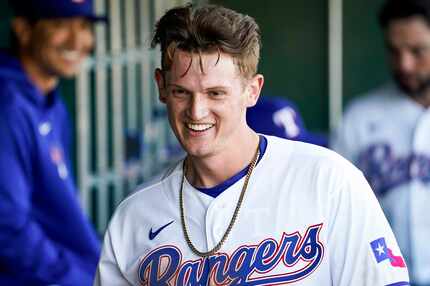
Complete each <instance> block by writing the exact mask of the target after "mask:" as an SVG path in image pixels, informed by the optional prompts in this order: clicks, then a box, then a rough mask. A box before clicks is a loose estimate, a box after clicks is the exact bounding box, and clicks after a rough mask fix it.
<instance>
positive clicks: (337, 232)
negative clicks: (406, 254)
mask: <svg viewBox="0 0 430 286" xmlns="http://www.w3.org/2000/svg"><path fill="white" fill-rule="evenodd" d="M348 169H351V170H347V171H345V173H344V177H343V180H342V184H341V185H340V187H339V188H337V189H336V191H335V192H333V193H332V194H331V195H332V196H331V198H330V200H331V205H332V208H331V209H332V210H331V214H330V221H331V223H330V224H329V229H328V245H329V247H328V249H329V259H330V265H332V266H333V267H332V270H331V271H332V277H333V282H334V284H333V285H350V286H354V285H357V286H388V285H393V286H394V285H397V286H401V285H409V277H408V270H407V267H406V264H405V260H404V259H403V257H402V254H401V253H400V249H399V247H398V245H397V242H396V239H395V237H394V235H393V232H392V231H391V228H390V226H389V224H388V222H387V220H386V218H385V216H384V214H383V212H382V210H381V207H380V206H379V203H378V201H377V200H376V197H375V196H374V194H373V192H372V190H371V188H370V186H369V185H368V183H367V181H366V180H365V178H364V176H363V175H362V173H361V172H360V171H358V170H357V169H356V168H354V167H352V166H351V167H350V168H348Z"/></svg>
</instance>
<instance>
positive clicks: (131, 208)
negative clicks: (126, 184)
mask: <svg viewBox="0 0 430 286" xmlns="http://www.w3.org/2000/svg"><path fill="white" fill-rule="evenodd" d="M181 163H182V160H181V161H179V162H176V163H175V164H174V165H172V166H171V167H168V168H166V169H165V170H164V171H163V172H161V173H160V174H158V175H156V176H155V177H154V178H153V179H151V180H149V182H147V183H144V184H143V185H141V186H139V187H138V188H137V190H136V191H135V192H133V193H131V194H130V195H129V196H128V197H126V198H125V199H124V200H123V201H122V202H121V203H120V204H119V206H118V207H117V209H116V210H115V213H114V216H113V218H112V221H111V224H123V223H124V222H125V221H128V218H133V217H136V216H139V217H140V216H141V214H145V213H146V214H148V213H152V214H155V213H158V212H160V211H162V210H163V208H169V207H170V206H171V204H172V203H173V200H174V199H175V197H174V193H175V190H174V188H173V187H172V186H178V184H179V183H178V182H180V179H181V174H182V171H181V170H182V164H181ZM144 217H148V216H147V215H144Z"/></svg>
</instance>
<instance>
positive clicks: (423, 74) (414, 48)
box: [386, 16, 430, 97]
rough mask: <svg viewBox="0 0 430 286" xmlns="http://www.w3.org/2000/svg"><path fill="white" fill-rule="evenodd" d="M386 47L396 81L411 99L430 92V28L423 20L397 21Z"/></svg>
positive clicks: (417, 18) (414, 18) (411, 18)
mask: <svg viewBox="0 0 430 286" xmlns="http://www.w3.org/2000/svg"><path fill="white" fill-rule="evenodd" d="M386 44H387V48H388V52H389V60H390V65H391V69H392V72H393V76H394V80H395V81H396V83H397V84H398V85H399V87H400V88H401V89H402V90H403V91H405V92H406V93H408V94H409V95H411V96H414V97H419V96H420V95H422V94H423V93H424V92H426V91H427V90H428V89H429V88H430V26H429V25H428V23H427V22H426V21H425V20H424V19H423V18H421V17H419V16H416V17H409V18H405V19H398V20H393V21H392V22H391V23H390V24H389V25H388V27H387V30H386Z"/></svg>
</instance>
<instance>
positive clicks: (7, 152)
mask: <svg viewBox="0 0 430 286" xmlns="http://www.w3.org/2000/svg"><path fill="white" fill-rule="evenodd" d="M16 113H17V112H16V111H14V112H9V110H6V112H5V111H4V110H1V111H0V138H1V140H0V244H1V247H0V265H1V268H2V271H1V272H2V273H11V274H12V275H13V276H15V277H20V278H21V279H22V280H23V281H31V284H32V285H47V284H53V283H57V284H60V285H62V286H65V285H91V283H92V280H93V276H92V274H91V273H87V271H86V270H84V269H81V268H80V267H79V265H82V264H83V262H82V261H80V260H79V258H78V257H76V255H75V254H74V253H73V252H71V251H70V250H68V249H66V248H64V247H62V246H61V245H59V244H57V243H56V242H55V241H54V240H52V239H50V238H49V237H47V235H46V234H45V232H44V230H43V229H42V228H41V227H40V225H39V224H38V222H37V220H35V219H34V212H33V210H32V192H33V187H32V183H31V182H32V176H33V175H34V171H35V170H34V169H33V168H34V167H33V164H32V163H31V161H32V160H33V159H34V157H33V154H32V152H31V149H32V146H31V144H30V142H31V141H29V140H28V136H29V135H28V134H23V133H22V131H20V130H21V129H20V128H21V127H22V124H25V123H24V122H25V121H24V120H23V118H22V116H18V115H16V116H15V115H14V114H16ZM78 235H79V234H78ZM6 275H7V274H6Z"/></svg>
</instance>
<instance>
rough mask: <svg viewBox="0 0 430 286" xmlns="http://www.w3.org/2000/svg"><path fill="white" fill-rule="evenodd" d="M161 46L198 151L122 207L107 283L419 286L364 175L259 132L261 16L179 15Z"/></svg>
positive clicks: (185, 142)
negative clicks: (251, 110)
mask: <svg viewBox="0 0 430 286" xmlns="http://www.w3.org/2000/svg"><path fill="white" fill-rule="evenodd" d="M158 44H160V46H161V59H162V63H161V68H159V69H157V70H156V71H155V79H156V81H157V84H158V89H159V98H160V100H161V102H163V103H164V104H165V105H166V107H167V111H168V117H169V121H170V125H171V127H172V129H173V131H174V133H175V135H176V137H177V138H178V140H179V142H180V143H181V145H182V147H183V148H184V150H185V151H186V153H187V155H186V157H185V158H184V159H183V160H181V161H180V162H178V163H177V164H176V165H175V166H174V167H172V168H170V169H169V170H167V171H166V172H165V174H164V176H163V177H162V178H161V179H160V180H159V181H158V182H156V183H153V184H152V185H150V186H147V187H145V188H143V189H141V190H138V191H137V192H135V193H134V194H133V195H131V196H129V197H128V198H127V199H125V200H124V201H123V202H122V203H121V205H120V206H119V207H118V209H117V210H116V212H115V214H114V216H113V218H112V220H111V222H110V224H109V227H108V230H107V232H106V234H105V239H104V247H103V250H102V256H101V259H100V261H99V265H98V270H97V274H96V278H95V283H94V285H96V286H97V285H104V286H107V285H115V286H118V285H150V286H155V285H285V284H291V285H305V286H306V285H318V286H320V285H345V286H346V285H348V286H351V285H357V286H358V285H359V286H363V285H368V286H375V285H381V286H385V285H409V282H408V281H409V278H408V272H407V268H406V265H405V263H404V261H403V258H402V255H401V253H400V250H399V248H398V246H397V242H396V240H395V238H394V235H393V233H392V231H391V229H390V227H389V225H388V223H387V221H386V219H385V217H384V215H383V212H382V210H381V208H380V207H379V205H378V202H377V200H376V198H375V196H374V195H373V192H372V191H371V189H370V187H369V186H368V184H367V183H366V180H365V179H364V177H363V176H362V174H361V173H360V171H358V170H357V169H356V168H355V167H353V165H352V164H350V163H348V162H347V161H346V160H344V159H342V158H341V157H340V156H339V155H337V154H336V153H334V152H332V151H329V150H327V149H324V148H321V147H317V146H314V145H310V144H306V143H301V142H294V141H290V140H287V139H281V138H278V137H272V136H265V135H261V134H257V133H255V132H254V131H252V129H250V128H249V127H248V125H247V123H246V110H247V108H248V107H251V106H253V105H255V103H256V102H257V100H258V97H259V94H260V90H261V88H262V86H263V81H264V79H263V76H262V75H261V74H258V73H257V65H258V61H259V54H260V45H261V44H260V30H259V27H258V25H257V24H256V22H255V20H254V19H253V18H251V17H250V16H246V15H243V14H240V13H238V12H235V11H233V10H230V9H227V8H224V7H221V6H212V5H204V6H193V5H186V6H180V7H176V8H173V9H171V10H169V11H167V12H166V14H165V15H164V16H163V17H162V18H161V19H160V20H159V21H158V23H157V25H156V29H155V33H154V37H153V41H152V45H153V46H156V45H158Z"/></svg>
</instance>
